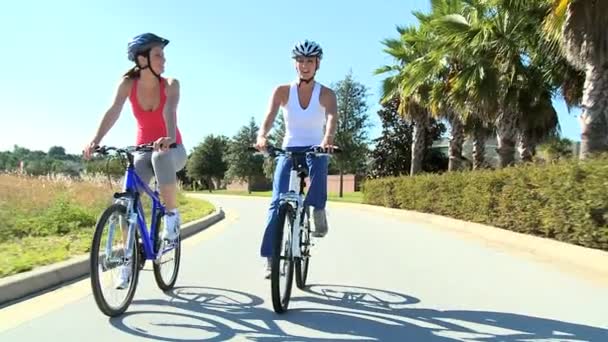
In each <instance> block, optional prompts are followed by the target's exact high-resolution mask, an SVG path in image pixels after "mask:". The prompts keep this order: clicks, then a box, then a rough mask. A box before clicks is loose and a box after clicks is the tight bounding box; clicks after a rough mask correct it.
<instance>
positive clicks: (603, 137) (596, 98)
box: [580, 63, 608, 159]
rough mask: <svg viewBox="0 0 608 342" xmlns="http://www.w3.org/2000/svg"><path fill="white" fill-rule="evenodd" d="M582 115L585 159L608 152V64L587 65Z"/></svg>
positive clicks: (582, 142) (582, 148)
mask: <svg viewBox="0 0 608 342" xmlns="http://www.w3.org/2000/svg"><path fill="white" fill-rule="evenodd" d="M582 107H583V113H582V114H581V118H580V121H581V153H580V158H581V159H585V158H588V157H590V156H591V155H592V154H595V153H598V152H605V151H608V63H605V64H604V65H603V66H602V67H598V66H595V65H592V64H590V63H587V66H586V70H585V87H584V90H583V102H582Z"/></svg>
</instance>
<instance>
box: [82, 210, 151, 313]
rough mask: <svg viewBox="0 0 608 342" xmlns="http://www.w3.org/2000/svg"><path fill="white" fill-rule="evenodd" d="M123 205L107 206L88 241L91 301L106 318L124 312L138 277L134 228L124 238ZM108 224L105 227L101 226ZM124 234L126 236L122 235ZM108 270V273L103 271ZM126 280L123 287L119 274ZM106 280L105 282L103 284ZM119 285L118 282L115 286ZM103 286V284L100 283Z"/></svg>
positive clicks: (125, 217) (133, 292)
mask: <svg viewBox="0 0 608 342" xmlns="http://www.w3.org/2000/svg"><path fill="white" fill-rule="evenodd" d="M126 213H127V208H126V207H125V206H124V205H122V204H113V205H111V206H110V207H108V208H107V209H106V210H105V211H104V212H103V213H102V215H101V217H100V218H99V220H98V221H97V225H96V227H95V235H94V236H93V242H92V244H91V252H90V270H91V288H92V290H93V297H94V298H95V303H97V307H98V308H99V310H101V312H103V313H104V314H105V315H107V316H110V317H115V316H119V315H121V314H122V313H124V312H125V311H126V310H127V308H128V307H129V305H130V304H131V301H132V300H133V296H134V295H135V289H136V288H137V281H138V279H139V267H138V266H139V264H138V258H139V252H138V250H137V249H138V244H137V237H136V236H135V235H136V232H135V229H137V228H135V227H134V228H133V231H132V232H131V234H132V235H133V237H132V238H131V239H130V245H129V242H128V241H129V239H128V229H129V228H128V227H129V224H128V220H127V214H126ZM106 227H108V229H107V230H106V229H105V228H106ZM125 237H126V238H125ZM106 271H118V274H115V273H113V272H110V273H111V274H110V276H109V277H108V276H107V274H103V273H105V272H106ZM123 272H124V274H127V273H128V275H126V276H125V278H126V279H128V280H127V284H126V287H124V286H122V285H124V284H123V283H122V282H121V281H120V277H121V275H122V274H123ZM106 281H107V282H108V284H105V283H106ZM118 284H121V285H118ZM104 285H105V286H104ZM105 290H114V291H116V293H112V292H109V293H105V292H106V291H105Z"/></svg>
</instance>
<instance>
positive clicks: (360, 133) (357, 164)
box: [332, 72, 370, 173]
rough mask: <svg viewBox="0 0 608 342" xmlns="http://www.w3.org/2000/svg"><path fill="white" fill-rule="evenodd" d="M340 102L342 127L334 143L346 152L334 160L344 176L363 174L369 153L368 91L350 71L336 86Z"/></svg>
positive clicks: (337, 131) (339, 125) (337, 155)
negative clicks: (345, 174)
mask: <svg viewBox="0 0 608 342" xmlns="http://www.w3.org/2000/svg"><path fill="white" fill-rule="evenodd" d="M334 89H335V92H336V97H337V102H338V125H337V126H338V127H337V129H336V136H335V141H334V143H335V144H336V145H337V146H339V147H340V148H341V149H342V153H339V154H336V155H335V156H334V157H333V158H332V159H333V161H334V162H335V164H336V166H337V168H338V169H340V170H341V171H342V172H343V173H360V172H361V171H362V170H364V169H365V159H366V157H367V154H368V143H369V141H368V136H367V128H368V127H369V125H370V123H369V115H368V113H367V111H368V105H367V103H366V98H367V92H368V89H367V88H366V87H365V86H364V85H363V84H361V83H359V82H357V81H356V80H355V79H354V78H353V75H352V72H349V73H348V74H347V75H346V77H345V78H344V79H343V80H341V81H339V82H338V83H337V84H336V85H335V86H334Z"/></svg>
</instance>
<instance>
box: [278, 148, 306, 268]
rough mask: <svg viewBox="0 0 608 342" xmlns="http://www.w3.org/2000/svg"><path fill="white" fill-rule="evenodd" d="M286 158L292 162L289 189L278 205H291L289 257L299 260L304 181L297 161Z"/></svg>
mask: <svg viewBox="0 0 608 342" xmlns="http://www.w3.org/2000/svg"><path fill="white" fill-rule="evenodd" d="M287 156H288V157H289V158H290V159H291V161H292V167H291V170H290V172H289V189H288V190H287V192H286V193H283V194H281V195H280V196H279V203H285V202H286V203H288V204H289V205H291V206H292V207H293V209H294V211H295V212H296V217H295V218H294V222H293V228H292V235H291V236H292V239H291V255H292V257H294V258H301V257H302V253H301V250H300V238H299V236H300V231H301V230H302V225H301V224H300V222H301V221H302V220H301V217H302V213H303V212H304V191H303V188H304V187H303V185H304V184H303V183H304V179H302V178H300V176H299V175H298V170H297V161H296V160H297V159H296V158H295V157H293V156H292V155H291V153H287Z"/></svg>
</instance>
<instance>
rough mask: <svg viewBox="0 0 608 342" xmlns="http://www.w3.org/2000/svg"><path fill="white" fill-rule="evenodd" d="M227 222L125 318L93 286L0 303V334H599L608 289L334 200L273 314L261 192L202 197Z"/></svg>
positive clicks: (604, 325)
mask: <svg viewBox="0 0 608 342" xmlns="http://www.w3.org/2000/svg"><path fill="white" fill-rule="evenodd" d="M206 198H208V199H210V200H212V201H213V202H214V203H215V204H216V205H219V206H222V207H223V208H224V210H225V212H226V219H225V220H223V221H221V222H220V223H218V224H216V225H214V226H212V227H211V228H209V229H207V230H206V231H204V232H202V233H199V234H197V235H195V236H193V237H192V238H190V239H187V240H185V241H184V249H183V252H182V268H181V270H180V275H179V279H178V282H177V285H176V288H175V289H174V290H173V291H171V292H168V293H163V292H161V291H160V290H158V289H157V288H156V286H155V283H154V279H153V275H152V273H151V271H150V269H151V267H150V266H149V265H148V266H146V269H145V270H144V271H142V274H141V276H140V280H139V287H138V290H137V293H136V295H135V298H134V301H133V303H132V305H131V307H130V308H129V310H128V311H127V312H126V313H125V315H124V316H122V317H120V318H114V319H109V318H107V317H106V316H103V315H102V314H101V313H100V312H99V311H98V310H97V307H96V306H95V302H94V299H93V297H92V295H91V290H90V285H89V280H88V278H87V279H84V280H82V281H79V282H75V283H73V284H70V285H68V286H64V287H62V288H60V289H57V290H55V291H52V292H48V293H45V294H43V295H40V296H37V297H34V298H32V299H29V300H26V301H22V302H20V303H17V304H15V305H12V306H9V307H6V308H3V309H1V310H0V341H2V342H9V341H41V340H49V339H50V340H52V341H62V342H67V341H78V342H82V341H152V340H160V341H200V340H205V341H226V340H236V341H238V340H242V341H341V340H353V341H608V284H601V283H597V282H595V283H594V282H590V281H587V280H586V279H580V278H578V277H577V276H576V275H573V274H571V273H567V272H565V271H560V270H559V268H556V267H551V265H547V264H546V263H541V262H539V261H535V260H532V259H528V258H526V257H524V256H522V255H517V254H514V253H509V252H508V251H505V250H497V249H496V248H494V247H491V246H488V245H484V244H482V243H480V242H479V241H474V240H471V239H467V238H465V237H460V236H458V235H457V234H451V233H448V232H445V231H442V230H441V229H437V228H439V227H434V228H433V227H428V226H426V225H425V224H423V223H417V222H410V221H405V220H403V219H402V218H398V217H394V216H389V215H381V214H379V213H378V212H376V211H372V210H367V209H365V207H361V206H353V205H345V204H340V203H330V204H329V208H328V212H329V222H330V231H329V234H328V235H327V236H326V237H325V238H324V239H322V240H319V241H317V245H316V246H315V247H314V249H313V253H314V254H313V258H312V262H311V270H310V273H309V283H310V285H311V286H310V288H309V289H307V290H306V291H302V290H299V289H297V288H296V287H295V282H294V290H293V294H292V300H291V303H290V307H289V312H288V313H286V314H284V315H276V314H275V313H274V312H273V311H272V302H271V299H270V283H269V281H268V280H265V279H264V278H263V263H262V259H261V258H260V257H259V244H260V239H261V235H262V229H263V224H264V222H265V217H266V208H267V204H268V199H267V198H245V197H231V196H208V197H206Z"/></svg>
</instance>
